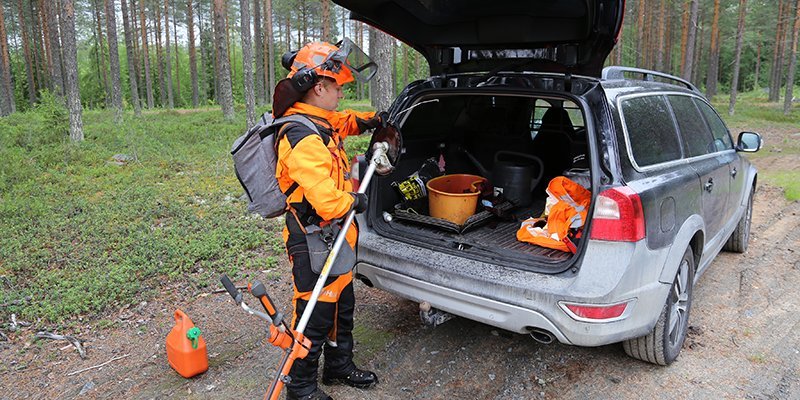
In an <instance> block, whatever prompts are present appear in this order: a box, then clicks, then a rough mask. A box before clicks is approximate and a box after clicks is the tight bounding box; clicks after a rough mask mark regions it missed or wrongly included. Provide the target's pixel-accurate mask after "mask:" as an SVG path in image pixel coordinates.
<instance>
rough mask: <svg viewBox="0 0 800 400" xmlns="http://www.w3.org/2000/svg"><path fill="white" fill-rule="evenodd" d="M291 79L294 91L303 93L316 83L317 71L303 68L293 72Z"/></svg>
mask: <svg viewBox="0 0 800 400" xmlns="http://www.w3.org/2000/svg"><path fill="white" fill-rule="evenodd" d="M291 79H292V85H294V87H295V89H297V91H298V92H301V93H305V92H307V91H308V90H309V89H311V88H312V87H314V84H316V83H317V71H314V70H313V69H309V68H307V67H303V68H300V69H299V70H298V71H297V72H295V73H294V75H292V78H291Z"/></svg>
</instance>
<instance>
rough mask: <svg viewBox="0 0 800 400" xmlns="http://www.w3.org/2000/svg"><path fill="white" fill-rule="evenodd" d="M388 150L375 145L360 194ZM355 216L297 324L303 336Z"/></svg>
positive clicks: (335, 244) (346, 224)
mask: <svg viewBox="0 0 800 400" xmlns="http://www.w3.org/2000/svg"><path fill="white" fill-rule="evenodd" d="M388 149H389V145H388V144H386V143H383V142H379V143H375V145H374V148H373V150H374V151H373V154H372V159H371V160H370V162H369V166H368V167H367V172H366V173H364V178H363V179H362V180H361V186H359V188H358V193H365V192H366V191H367V187H368V186H369V183H370V181H371V180H372V176H373V175H374V174H375V169H376V168H377V166H378V164H383V163H388V162H389V161H388V159H387V157H386V151H387V150H388ZM355 216H356V212H355V210H352V211H350V212H349V213H347V218H345V220H344V224H343V225H342V229H341V230H340V231H339V234H338V235H337V236H336V241H334V242H333V248H331V252H330V253H329V254H328V259H327V260H325V264H324V265H323V266H322V271H321V272H320V276H319V278H318V279H317V283H316V285H314V290H313V291H312V292H311V298H309V299H308V304H307V305H306V308H305V310H304V311H303V315H302V316H301V317H300V322H298V323H297V329H295V330H296V331H297V332H299V333H301V334H302V333H303V332H305V329H306V325H307V324H308V320H310V319H311V313H312V312H313V311H314V307H316V305H317V300H318V299H319V295H320V293H322V288H323V287H325V281H326V280H327V279H328V275H329V274H330V272H331V265H333V261H334V260H336V257H337V256H338V255H339V250H341V248H342V245H343V244H344V243H347V241H346V240H345V236H347V231H348V230H349V229H350V225H352V224H353V219H355ZM348 246H349V244H348Z"/></svg>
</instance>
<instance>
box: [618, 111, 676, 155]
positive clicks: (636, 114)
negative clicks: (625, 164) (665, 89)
mask: <svg viewBox="0 0 800 400" xmlns="http://www.w3.org/2000/svg"><path fill="white" fill-rule="evenodd" d="M621 106H622V107H621V109H622V118H623V121H624V123H625V128H626V130H627V132H628V140H629V141H630V144H631V151H632V152H633V154H632V155H633V159H634V160H636V164H638V165H639V166H642V167H645V166H648V165H653V164H659V163H663V162H667V161H673V160H677V159H679V158H681V156H682V152H681V145H680V142H679V141H678V133H677V132H676V131H675V123H674V122H673V121H672V113H671V112H670V110H669V107H668V106H667V103H666V101H665V99H664V96H645V97H634V98H631V99H626V100H623V101H622V104H621Z"/></svg>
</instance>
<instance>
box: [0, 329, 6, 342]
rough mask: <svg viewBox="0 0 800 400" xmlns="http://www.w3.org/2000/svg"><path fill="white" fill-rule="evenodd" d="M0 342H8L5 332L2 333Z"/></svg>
mask: <svg viewBox="0 0 800 400" xmlns="http://www.w3.org/2000/svg"><path fill="white" fill-rule="evenodd" d="M0 340H2V341H4V342H7V341H8V336H6V334H5V333H3V331H0Z"/></svg>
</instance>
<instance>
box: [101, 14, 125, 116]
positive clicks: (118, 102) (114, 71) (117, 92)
mask: <svg viewBox="0 0 800 400" xmlns="http://www.w3.org/2000/svg"><path fill="white" fill-rule="evenodd" d="M105 3H106V4H105V5H106V39H108V56H109V57H108V58H109V60H110V64H111V105H112V106H113V107H114V121H116V122H117V123H119V122H122V93H121V88H120V81H119V79H120V78H119V76H120V67H119V53H118V49H117V12H116V11H115V9H114V1H113V0H105Z"/></svg>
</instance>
